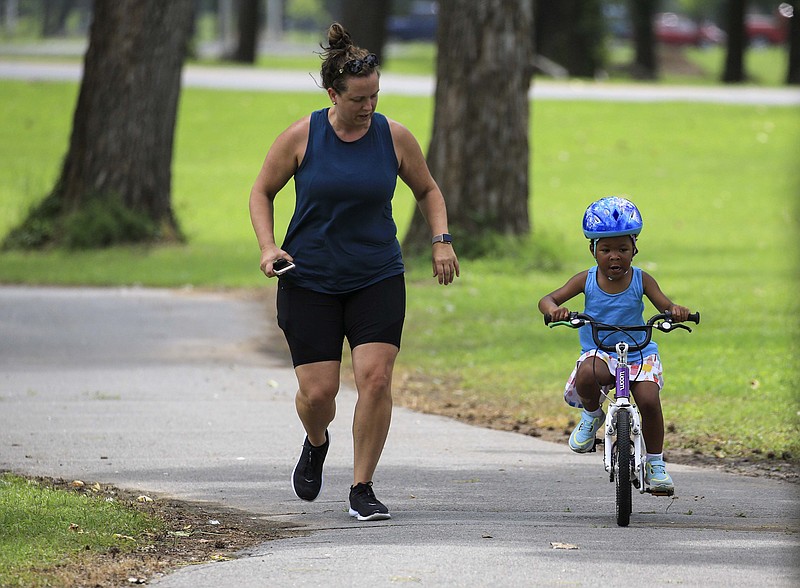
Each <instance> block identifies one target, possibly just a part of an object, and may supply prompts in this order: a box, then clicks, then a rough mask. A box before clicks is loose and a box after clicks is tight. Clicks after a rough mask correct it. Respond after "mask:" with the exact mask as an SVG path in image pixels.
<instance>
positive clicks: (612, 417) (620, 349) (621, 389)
mask: <svg viewBox="0 0 800 588" xmlns="http://www.w3.org/2000/svg"><path fill="white" fill-rule="evenodd" d="M616 348H617V356H618V360H617V370H616V376H615V377H616V381H617V384H616V392H615V400H614V402H612V403H610V404H609V407H608V413H607V414H606V421H605V427H604V429H605V442H604V444H603V464H604V465H605V468H606V472H608V473H609V474H612V475H616V473H615V472H612V468H613V463H612V458H611V454H612V451H613V443H614V439H613V438H614V436H615V435H616V434H617V413H618V412H619V411H621V410H625V411H627V412H628V414H630V417H631V418H630V423H631V442H632V443H633V462H634V471H633V479H634V482H633V485H634V486H635V487H636V488H638V490H639V493H640V494H644V492H645V486H644V458H645V455H646V454H647V450H646V449H645V444H644V437H643V436H642V419H641V418H640V417H639V411H638V410H637V409H636V406H635V405H633V404H631V401H630V395H631V392H630V367H629V366H628V344H627V343H623V342H620V343H617V345H616ZM616 465H617V467H620V464H616ZM626 465H627V464H626ZM612 479H613V478H612Z"/></svg>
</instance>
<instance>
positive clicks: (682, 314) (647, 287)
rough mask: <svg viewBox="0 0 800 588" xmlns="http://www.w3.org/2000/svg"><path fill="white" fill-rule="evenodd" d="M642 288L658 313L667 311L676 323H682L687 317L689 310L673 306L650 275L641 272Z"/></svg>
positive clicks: (677, 305) (676, 305)
mask: <svg viewBox="0 0 800 588" xmlns="http://www.w3.org/2000/svg"><path fill="white" fill-rule="evenodd" d="M642 286H643V287H644V294H645V296H647V298H648V300H650V302H652V303H653V306H655V307H656V308H657V309H658V311H659V312H666V311H669V312H671V313H672V317H673V318H674V319H675V321H677V322H683V321H685V320H686V319H687V318H688V317H689V312H690V311H689V309H688V308H686V307H685V306H680V305H679V304H675V303H674V302H672V300H670V299H669V298H668V297H667V295H666V294H664V292H662V291H661V288H660V287H659V285H658V282H656V280H655V278H653V277H652V276H651V275H650V274H648V273H646V272H642Z"/></svg>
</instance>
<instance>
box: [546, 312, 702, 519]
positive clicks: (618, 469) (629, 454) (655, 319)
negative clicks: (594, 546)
mask: <svg viewBox="0 0 800 588" xmlns="http://www.w3.org/2000/svg"><path fill="white" fill-rule="evenodd" d="M687 320H688V321H691V322H693V323H695V324H700V313H699V312H695V313H692V314H690V315H689V317H688V318H687ZM544 323H545V324H546V325H548V326H549V327H550V328H553V327H556V326H566V327H571V328H573V329H579V328H581V327H583V326H585V325H589V326H591V329H592V339H594V342H595V345H597V347H598V349H602V350H603V351H606V352H616V354H617V358H618V359H617V369H616V372H615V376H614V381H615V392H614V400H613V401H612V400H611V398H610V397H609V396H608V395H606V394H605V392H603V396H604V397H605V398H606V399H607V400H609V403H610V404H609V407H608V413H607V414H606V419H605V423H604V427H603V429H604V432H605V434H604V438H603V440H602V441H601V440H599V439H595V443H594V446H593V447H592V449H591V451H595V450H596V446H597V445H598V444H602V445H604V451H603V464H604V466H605V470H606V472H608V473H609V481H610V482H615V483H616V515H617V525H619V526H620V527H627V526H628V524H629V522H630V516H631V508H632V496H631V495H632V487H635V488H636V489H637V490H639V493H640V494H644V493H645V492H647V493H649V494H652V495H653V496H672V495H673V493H674V491H673V490H672V489H669V490H661V489H658V488H648V487H646V485H645V475H644V474H645V468H644V459H645V456H646V454H647V451H646V449H645V444H644V437H643V435H642V423H641V418H640V416H639V411H638V410H637V408H636V405H635V404H633V403H631V390H630V372H631V370H630V365H629V364H628V353H629V352H634V353H635V352H637V351H641V350H642V349H644V348H645V347H646V346H647V344H648V343H650V340H651V338H652V335H653V329H658V330H659V331H662V332H664V333H669V332H672V331H673V330H675V329H685V330H687V331H689V332H690V333H691V332H692V329H690V328H689V327H687V326H686V325H684V324H679V323H673V322H672V315H671V313H669V312H664V313H659V314H656V315H654V316H652V317H651V318H650V319H649V320H648V321H647V323H645V324H644V325H629V326H620V325H608V324H605V323H601V322H598V321H596V320H595V319H593V318H592V317H591V316H589V315H588V314H584V313H580V312H571V313H569V319H568V320H566V321H556V322H551V317H550V315H549V314H546V315H545V317H544ZM605 332H607V333H608V334H607V335H605V336H603V337H601V335H600V333H605ZM634 332H643V333H645V337H644V339H643V340H642V341H637V340H636V339H635V338H634V337H633V335H632V334H631V333H634ZM611 333H624V334H625V335H626V337H627V338H629V339H630V340H631V342H632V344H629V343H627V342H625V341H620V342H618V343H616V344H614V345H611V344H607V343H605V341H606V339H608V337H609V335H610V334H611Z"/></svg>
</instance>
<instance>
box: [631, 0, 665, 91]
mask: <svg viewBox="0 0 800 588" xmlns="http://www.w3.org/2000/svg"><path fill="white" fill-rule="evenodd" d="M657 4H658V0H630V4H629V7H630V13H631V24H632V25H633V45H634V60H633V64H632V65H631V74H632V75H633V77H634V78H636V79H639V80H655V79H658V59H657V57H656V37H655V32H654V31H653V17H654V16H655V13H656V7H657Z"/></svg>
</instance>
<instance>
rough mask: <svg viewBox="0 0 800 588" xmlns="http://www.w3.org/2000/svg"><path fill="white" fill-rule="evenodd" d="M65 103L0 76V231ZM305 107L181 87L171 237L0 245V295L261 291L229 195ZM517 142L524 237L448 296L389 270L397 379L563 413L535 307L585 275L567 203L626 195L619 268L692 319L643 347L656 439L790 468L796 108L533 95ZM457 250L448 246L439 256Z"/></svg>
mask: <svg viewBox="0 0 800 588" xmlns="http://www.w3.org/2000/svg"><path fill="white" fill-rule="evenodd" d="M76 94H77V86H76V85H75V84H61V83H52V84H50V83H48V84H43V83H23V82H0V103H2V104H3V105H4V107H3V109H2V111H0V112H2V114H0V116H2V124H0V161H2V162H3V164H2V166H0V235H4V234H5V233H6V232H7V231H8V230H9V229H10V228H11V227H12V226H13V225H14V224H15V223H17V222H18V221H20V220H21V219H22V217H23V216H24V215H25V212H26V210H27V209H28V207H29V206H30V205H31V204H33V203H35V202H36V201H37V200H39V199H40V198H41V197H43V196H44V194H45V193H46V192H47V191H48V190H49V189H50V188H51V187H52V185H53V183H54V181H55V179H56V177H57V176H58V173H59V169H60V165H61V160H62V157H63V155H64V154H65V153H66V148H67V142H68V137H69V131H70V125H71V113H72V110H73V107H74V103H75V100H76ZM325 104H326V101H325V100H324V96H323V95H322V93H321V92H320V93H319V94H305V93H297V94H290V93H268V92H263V93H257V92H229V91H209V90H198V89H187V90H185V91H184V93H183V95H182V101H181V110H180V118H179V127H178V131H177V141H176V153H175V158H174V177H173V180H174V186H173V187H174V190H173V192H174V194H173V202H174V206H175V208H176V211H177V214H178V217H179V219H180V222H181V225H182V228H183V230H184V232H185V233H186V235H187V236H188V242H187V244H185V245H181V246H170V247H158V248H144V247H142V248H115V249H110V250H106V251H97V252H56V251H53V252H45V253H19V252H5V253H2V254H0V283H28V284H74V285H77V284H93V285H121V284H126V285H128V284H142V285H145V286H166V287H179V286H183V285H186V284H192V285H196V286H210V287H245V288H256V287H274V282H270V281H267V280H266V279H265V278H264V277H263V276H262V275H261V274H260V273H259V271H258V263H259V252H258V248H257V245H256V242H255V237H254V236H253V235H252V230H251V227H250V221H249V217H248V212H247V198H248V193H249V189H250V186H251V184H252V181H253V179H254V178H255V175H256V173H257V172H258V169H259V167H260V165H261V162H262V160H263V157H264V155H265V153H266V150H267V148H268V147H269V145H270V144H271V142H272V141H273V140H274V138H275V136H276V135H277V134H278V133H279V132H280V131H281V130H283V129H284V128H285V127H286V126H287V124H288V123H289V122H291V121H293V120H295V119H296V118H299V117H300V116H303V115H304V114H306V113H308V112H309V111H310V110H312V109H314V108H319V107H322V106H325ZM379 108H380V110H381V111H383V112H384V113H386V114H387V115H388V116H390V117H392V118H396V119H398V120H400V121H402V122H404V123H405V124H406V125H407V126H408V127H409V128H411V130H412V131H413V132H414V133H415V134H416V135H417V137H418V139H419V140H420V143H421V144H422V145H423V147H426V146H427V144H428V142H429V139H430V131H431V124H432V114H433V104H432V101H431V100H430V99H428V98H418V97H398V96H388V95H387V96H383V97H382V98H381V103H380V106H379ZM531 131H532V135H531V136H532V158H531V165H532V183H531V206H530V212H531V218H532V222H533V227H534V237H533V239H532V241H531V243H530V244H529V245H528V246H527V247H524V248H520V249H516V250H513V251H501V252H498V255H497V258H496V259H492V260H477V261H470V260H462V277H461V279H460V280H459V281H458V282H457V283H456V284H455V285H453V286H451V287H448V288H441V287H439V286H438V285H434V282H433V280H432V279H430V277H429V271H430V270H429V264H428V262H427V261H426V260H415V259H410V260H407V265H408V268H409V274H408V275H409V307H408V319H407V329H406V332H405V336H404V344H403V351H402V353H401V354H400V358H399V363H398V372H399V373H400V374H422V375H423V376H424V377H425V378H428V379H429V380H430V381H431V382H433V384H432V385H436V386H438V387H440V388H447V389H449V390H450V391H451V392H452V393H453V398H454V399H456V401H459V400H458V399H468V401H469V402H471V403H474V404H477V405H480V406H482V407H483V408H484V409H487V410H488V409H496V410H498V411H501V412H503V413H504V414H507V415H510V416H511V417H513V418H515V419H517V420H518V421H519V422H522V423H524V422H531V423H537V424H538V425H542V426H548V425H550V426H564V425H565V423H566V422H567V421H568V420H570V419H574V418H575V413H576V411H574V410H573V409H570V408H569V407H568V406H567V405H566V404H564V403H563V401H562V400H561V388H562V387H563V382H564V380H565V378H566V376H567V375H568V373H569V370H570V369H571V364H572V362H573V361H574V359H575V357H576V356H577V350H578V348H577V335H576V334H575V333H574V332H571V331H568V330H566V329H563V330H550V329H547V328H546V327H544V325H543V324H542V320H541V316H540V315H539V313H538V311H537V310H536V303H537V301H538V299H539V298H540V297H541V296H542V295H544V294H545V293H547V292H549V291H551V290H553V289H555V288H556V287H557V286H559V285H561V284H562V283H563V282H564V281H565V280H566V279H567V278H568V277H569V276H571V275H572V274H574V273H576V272H578V271H580V270H582V269H585V268H587V267H588V266H589V265H590V264H591V262H592V259H591V257H590V255H589V253H588V250H587V247H586V242H585V240H584V238H583V235H582V233H581V231H580V219H581V216H582V212H583V210H584V208H585V207H586V205H587V204H588V203H589V202H590V201H592V200H594V199H596V198H598V197H601V196H605V195H608V194H628V195H630V197H631V198H632V199H633V200H634V201H635V202H636V203H637V204H638V205H639V207H640V209H641V210H642V213H643V215H644V220H645V228H644V231H643V233H642V236H641V239H640V242H639V248H640V250H641V253H640V254H639V256H638V257H637V259H636V261H637V264H638V265H640V266H641V267H643V268H644V269H645V270H646V271H649V272H650V273H652V274H653V275H654V276H655V277H656V278H657V279H658V281H659V283H660V284H661V286H662V289H663V290H664V291H665V292H666V293H667V294H668V295H669V296H671V297H672V298H673V299H674V300H675V301H676V302H680V303H682V304H684V305H687V306H689V307H691V308H692V309H693V310H699V311H700V312H701V313H702V317H703V322H702V324H701V325H700V326H698V327H697V328H696V329H695V331H694V333H692V334H688V333H685V332H676V333H674V334H671V335H669V336H662V337H660V338H659V342H660V344H661V348H662V356H663V357H662V359H663V361H664V364H665V370H666V373H665V375H666V381H667V384H666V388H665V390H664V407H665V408H664V410H665V418H666V421H667V423H668V428H669V430H670V431H671V432H670V434H669V436H668V446H669V447H682V448H689V449H696V450H698V451H702V452H704V453H709V454H718V455H747V456H751V455H755V456H757V455H766V454H769V453H774V454H776V455H781V454H783V453H788V454H791V455H792V456H794V458H795V459H796V458H797V456H798V455H800V441H798V438H799V436H798V432H800V431H799V430H798V429H800V427H798V423H799V421H800V419H799V418H798V402H797V392H796V390H795V389H794V387H793V386H792V385H791V384H790V382H789V376H790V374H791V373H792V372H791V367H792V366H793V365H796V360H795V358H794V357H795V352H796V350H797V338H796V336H797V326H798V321H797V318H796V315H795V314H794V313H796V312H797V310H798V303H797V296H796V292H797V290H798V279H797V275H798V272H797V270H798V265H799V264H798V243H797V235H798V209H797V199H798V193H799V189H800V177H798V171H797V170H798V164H797V154H798V146H799V145H800V115H798V111H797V108H796V107H767V106H731V105H713V104H686V103H655V104H632V103H611V102H564V101H537V102H536V103H535V104H533V106H532V125H531ZM493 148H494V147H493ZM498 148H501V147H498ZM292 204H293V203H292V191H291V186H290V187H287V189H286V190H284V191H283V192H282V193H281V194H280V195H279V197H278V210H277V214H278V220H277V225H278V227H279V228H284V227H285V226H286V224H287V223H288V219H289V216H290V215H291V211H292ZM412 210H413V199H412V197H411V195H410V193H409V192H408V190H407V189H406V188H405V187H402V188H400V189H398V192H397V194H396V198H395V214H396V218H397V221H398V224H399V226H400V227H401V229H402V228H404V227H405V226H407V223H408V221H409V218H410V214H411V212H412ZM279 237H280V235H279ZM468 238H469V236H468V235H456V247H458V242H459V241H461V240H464V239H468ZM543 252H549V253H546V255H545V253H543ZM543 256H546V257H547V259H545V260H544V261H552V260H553V259H555V261H557V264H556V265H557V268H556V269H542V268H543V267H549V266H550V265H552V264H547V263H544V262H543V259H542V257H543ZM574 306H575V307H576V308H579V307H580V301H576V302H575V303H574ZM651 310H653V309H648V310H647V311H646V312H648V313H649V312H650V311H651ZM398 381H400V378H398Z"/></svg>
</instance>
